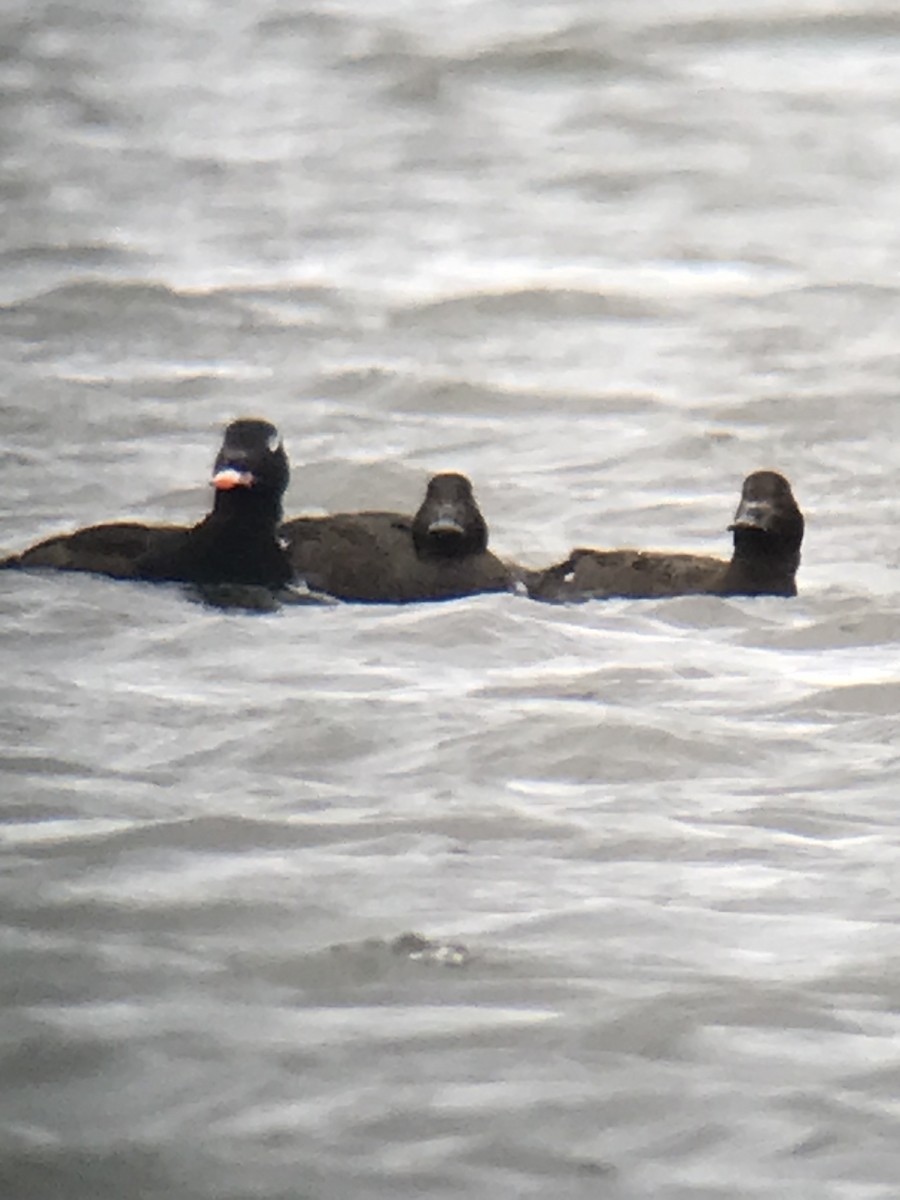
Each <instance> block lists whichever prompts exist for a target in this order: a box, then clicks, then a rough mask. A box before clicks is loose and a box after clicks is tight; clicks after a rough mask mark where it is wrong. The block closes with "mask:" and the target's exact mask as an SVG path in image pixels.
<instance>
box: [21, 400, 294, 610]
mask: <svg viewBox="0 0 900 1200" xmlns="http://www.w3.org/2000/svg"><path fill="white" fill-rule="evenodd" d="M289 478H290V467H289V464H288V458H287V454H286V452H285V449H284V444H283V442H282V439H281V435H280V434H279V432H278V430H277V429H276V427H275V426H274V425H272V424H271V423H270V422H269V421H265V420H262V419H260V418H256V417H241V418H239V419H238V420H235V421H232V422H231V423H230V424H229V425H228V426H227V428H226V429H225V434H224V437H223V440H222V444H221V446H220V448H219V451H218V453H217V455H216V458H215V463H214V466H213V472H212V478H211V481H210V482H211V484H212V487H213V489H214V499H213V506H212V509H211V511H210V512H209V513H208V514H207V516H206V517H204V519H203V520H202V521H200V522H199V523H198V524H196V525H192V526H184V525H147V524H142V523H139V522H136V521H115V522H110V523H106V524H101V525H89V526H86V527H84V528H82V529H77V530H75V531H74V532H73V533H61V534H56V535H54V536H53V537H49V538H45V539H44V540H42V541H40V542H37V543H35V544H34V545H32V546H29V547H28V548H27V549H25V550H22V551H21V552H19V553H17V554H12V555H10V556H9V557H7V558H5V559H3V560H2V561H0V567H3V568H23V569H30V568H44V569H49V570H55V571H85V572H89V573H91V574H96V575H106V576H109V577H111V578H113V579H139V580H149V581H154V582H179V583H190V584H198V585H206V584H210V585H218V584H247V585H251V586H260V587H267V588H280V587H282V586H285V585H287V584H288V583H289V582H290V581H291V579H292V578H293V568H292V566H291V561H290V557H289V555H288V553H287V550H286V548H285V545H284V544H283V542H282V541H281V540H280V538H279V536H278V526H279V523H280V521H281V517H282V498H283V496H284V493H285V490H286V488H287V485H288V480H289Z"/></svg>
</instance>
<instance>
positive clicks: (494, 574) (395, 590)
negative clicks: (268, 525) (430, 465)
mask: <svg viewBox="0 0 900 1200" xmlns="http://www.w3.org/2000/svg"><path fill="white" fill-rule="evenodd" d="M281 533H282V536H283V537H284V539H285V540H286V541H287V543H288V546H289V551H290V555H291V561H292V562H293V565H294V569H295V571H296V573H297V575H298V577H300V578H302V579H304V580H305V581H306V583H307V584H308V585H309V587H311V588H313V589H314V590H316V591H321V592H327V593H329V594H330V595H332V596H337V597H338V598H339V599H341V600H358V601H368V602H372V603H379V602H380V603H386V604H391V603H393V604H400V603H405V602H408V601H413V600H450V599H453V598H454V597H457V596H468V595H472V594H473V593H476V592H501V591H508V590H509V589H510V588H511V587H512V586H513V576H512V573H511V572H510V570H509V569H508V568H507V567H506V566H505V565H504V564H503V563H502V562H501V561H500V560H499V559H498V558H496V557H495V556H494V555H493V554H491V553H490V551H489V550H488V549H487V542H488V531H487V525H486V524H485V521H484V517H483V516H482V515H481V512H480V511H479V508H478V505H477V503H476V502H475V497H474V495H473V494H472V485H471V483H470V482H469V480H468V479H466V477H465V476H464V475H455V474H446V475H435V476H434V477H433V478H432V479H431V480H430V481H429V484H428V489H427V491H426V494H425V499H424V501H423V502H422V505H421V507H420V508H419V510H418V512H417V513H416V514H415V516H414V517H407V516H404V515H403V514H401V513H389V512H359V513H336V514H334V515H332V516H328V517H295V518H293V519H292V520H290V521H287V522H285V524H284V525H283V526H282V529H281Z"/></svg>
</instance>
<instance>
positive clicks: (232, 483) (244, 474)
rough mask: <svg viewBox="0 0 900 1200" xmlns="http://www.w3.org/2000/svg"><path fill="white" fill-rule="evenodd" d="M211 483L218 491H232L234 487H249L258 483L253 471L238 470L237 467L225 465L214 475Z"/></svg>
mask: <svg viewBox="0 0 900 1200" xmlns="http://www.w3.org/2000/svg"><path fill="white" fill-rule="evenodd" d="M211 483H212V485H213V487H214V488H215V489H216V491H217V492H230V491H231V490H232V489H233V488H239V487H244V488H249V487H253V485H254V483H256V476H255V475H254V474H253V472H252V471H238V470H237V469H236V468H235V467H223V468H222V469H221V470H220V471H216V473H215V475H213V477H212V480H211Z"/></svg>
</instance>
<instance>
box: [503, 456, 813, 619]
mask: <svg viewBox="0 0 900 1200" xmlns="http://www.w3.org/2000/svg"><path fill="white" fill-rule="evenodd" d="M728 528H729V529H730V530H731V531H732V534H733V539H734V551H733V553H732V556H731V560H730V561H728V560H725V559H720V558H712V557H709V556H706V555H698V554H665V553H660V552H657V551H644V550H573V551H572V553H571V554H570V555H569V557H568V558H567V559H566V560H565V562H561V563H557V564H556V565H555V566H553V567H549V568H547V569H546V570H544V571H534V572H531V573H529V574H528V575H526V577H525V583H526V586H527V588H528V593H529V595H530V596H532V597H533V598H534V599H536V600H552V601H565V600H588V599H591V598H593V597H596V598H608V597H613V596H622V597H628V598H632V599H645V598H652V597H657V596H685V595H693V594H697V593H706V594H710V595H715V596H796V594H797V585H796V583H795V580H794V576H795V574H796V572H797V568H798V566H799V565H800V544H801V542H802V541H803V514H802V513H801V512H800V509H799V508H798V507H797V502H796V500H795V499H794V496H793V493H792V492H791V487H790V484H789V483H788V481H787V480H786V479H785V478H784V476H782V475H779V474H777V473H776V472H775V471H756V472H754V474H752V475H748V476H747V478H746V480H745V481H744V487H743V490H742V492H741V500H740V503H739V504H738V508H737V512H736V513H735V516H734V521H733V522H732V524H731V525H729V526H728Z"/></svg>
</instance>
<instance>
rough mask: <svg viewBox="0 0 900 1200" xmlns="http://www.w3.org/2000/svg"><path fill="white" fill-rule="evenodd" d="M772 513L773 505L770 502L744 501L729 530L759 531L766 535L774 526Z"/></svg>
mask: <svg viewBox="0 0 900 1200" xmlns="http://www.w3.org/2000/svg"><path fill="white" fill-rule="evenodd" d="M772 513H773V510H772V505H771V504H770V503H769V501H768V500H742V501H741V502H740V504H739V505H738V510H737V512H736V513H735V514H734V520H733V521H732V523H731V524H730V525H729V526H728V528H729V530H731V531H732V532H733V531H734V530H736V529H758V530H760V531H761V532H763V533H765V532H767V531H768V530H769V529H770V528H771V526H772Z"/></svg>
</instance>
